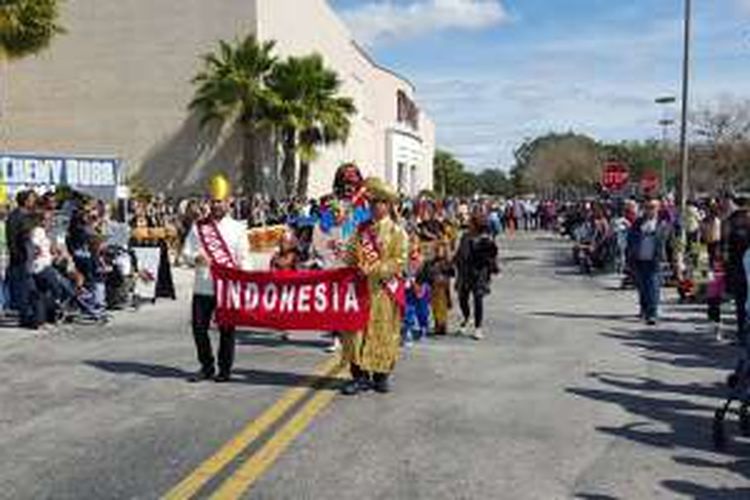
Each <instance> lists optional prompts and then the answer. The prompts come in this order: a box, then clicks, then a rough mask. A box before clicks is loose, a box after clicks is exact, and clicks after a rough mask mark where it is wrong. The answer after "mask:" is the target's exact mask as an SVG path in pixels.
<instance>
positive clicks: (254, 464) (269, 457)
mask: <svg viewBox="0 0 750 500" xmlns="http://www.w3.org/2000/svg"><path fill="white" fill-rule="evenodd" d="M335 397H336V391H335V389H333V388H331V387H328V388H325V389H321V390H320V391H319V392H318V393H317V394H316V395H315V396H313V398H312V399H310V401H308V402H307V403H306V404H305V406H303V407H302V409H301V410H300V411H299V412H297V413H296V414H295V415H294V417H292V418H291V419H290V420H289V422H287V423H286V424H285V425H284V426H283V427H282V428H281V429H280V430H279V431H278V432H277V433H276V434H275V435H274V436H273V437H272V438H271V439H270V440H269V441H268V442H267V443H266V444H265V445H263V447H262V448H261V449H260V450H258V451H257V452H256V453H255V454H254V455H253V456H251V457H250V458H249V459H248V460H247V461H246V462H245V463H243V464H242V465H241V466H240V467H239V468H238V469H237V471H236V472H235V473H234V474H232V476H230V477H229V478H228V479H227V480H226V481H224V483H222V485H221V487H220V488H219V489H218V490H217V491H216V492H215V493H214V494H213V495H211V500H233V499H237V498H240V497H242V495H243V494H244V493H245V492H246V491H247V490H248V489H249V488H250V487H251V486H252V485H253V484H254V483H255V482H256V481H257V480H258V478H260V476H262V475H263V473H264V472H265V471H266V470H268V468H269V467H270V466H271V465H273V463H274V462H275V461H276V460H277V459H278V458H279V456H280V455H281V454H282V453H283V452H284V450H286V449H287V448H288V447H289V446H290V445H291V444H292V442H293V441H294V440H295V439H296V438H297V436H299V435H300V434H301V433H302V432H304V430H305V429H307V427H308V426H309V425H310V423H311V422H312V420H313V419H314V418H315V416H316V415H317V414H318V413H320V412H321V411H322V410H323V409H324V408H325V407H326V406H328V404H330V402H331V401H332V400H333V398H335Z"/></svg>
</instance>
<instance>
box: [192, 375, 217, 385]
mask: <svg viewBox="0 0 750 500" xmlns="http://www.w3.org/2000/svg"><path fill="white" fill-rule="evenodd" d="M212 377H213V374H212V373H206V372H198V373H195V374H193V375H190V377H189V378H188V382H190V383H191V384H196V383H198V382H205V381H206V380H210V379H211V378H212Z"/></svg>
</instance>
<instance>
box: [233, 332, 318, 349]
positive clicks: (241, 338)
mask: <svg viewBox="0 0 750 500" xmlns="http://www.w3.org/2000/svg"><path fill="white" fill-rule="evenodd" d="M236 336H237V343H238V344H239V345H250V346H259V347H278V348H283V347H297V348H309V349H323V348H325V347H327V346H328V345H329V344H330V342H326V341H325V340H318V339H299V338H294V337H290V338H289V339H287V340H284V339H282V338H281V337H279V336H278V335H258V334H257V333H252V332H237V334H236Z"/></svg>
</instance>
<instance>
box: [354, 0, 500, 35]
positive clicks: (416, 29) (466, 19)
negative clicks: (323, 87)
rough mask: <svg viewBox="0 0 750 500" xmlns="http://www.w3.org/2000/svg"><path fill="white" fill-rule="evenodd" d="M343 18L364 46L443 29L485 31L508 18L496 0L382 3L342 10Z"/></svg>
mask: <svg viewBox="0 0 750 500" xmlns="http://www.w3.org/2000/svg"><path fill="white" fill-rule="evenodd" d="M343 17H344V20H345V21H346V22H347V24H348V25H349V27H350V28H351V29H352V32H353V33H354V36H355V38H357V40H359V41H360V42H362V43H365V44H368V45H372V44H374V43H378V42H387V41H393V40H403V39H406V38H413V37H418V36H421V35H424V34H427V33H430V32H433V31H440V30H445V29H463V30H480V29H486V28H489V27H492V26H496V25H498V24H502V23H504V22H506V21H508V19H509V16H508V13H507V11H506V10H505V8H504V7H503V5H502V3H500V0H410V1H409V2H408V3H397V2H394V1H393V0H383V1H377V2H368V3H366V4H364V5H362V6H360V7H357V8H355V9H351V10H348V11H345V12H344V13H343Z"/></svg>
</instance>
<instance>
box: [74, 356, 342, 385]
mask: <svg viewBox="0 0 750 500" xmlns="http://www.w3.org/2000/svg"><path fill="white" fill-rule="evenodd" d="M84 363H85V364H87V365H89V366H92V367H94V368H96V369H98V370H102V371H105V372H109V373H115V374H118V375H142V376H144V377H149V378H156V379H184V380H187V379H188V378H189V377H190V376H191V375H193V373H192V372H187V371H185V370H182V369H180V368H175V367H172V366H164V365H152V364H148V363H139V362H135V361H102V360H89V361H85V362H84ZM340 382H341V381H340V379H338V378H335V377H324V376H317V375H307V374H300V373H290V372H277V371H269V370H243V369H237V370H234V371H233V372H232V381H231V383H235V384H248V385H257V386H267V387H268V386H270V387H309V388H316V387H320V386H323V385H332V384H336V383H340Z"/></svg>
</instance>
